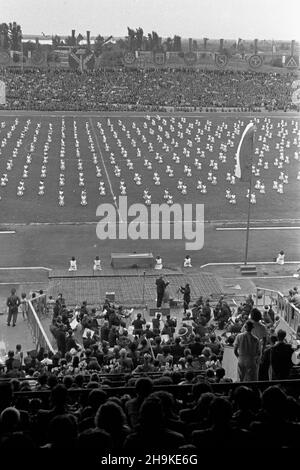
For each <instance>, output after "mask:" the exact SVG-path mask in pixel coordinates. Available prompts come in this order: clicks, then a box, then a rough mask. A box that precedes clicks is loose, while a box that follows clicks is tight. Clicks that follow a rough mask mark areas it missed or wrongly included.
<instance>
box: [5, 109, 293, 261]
mask: <svg viewBox="0 0 300 470" xmlns="http://www.w3.org/2000/svg"><path fill="white" fill-rule="evenodd" d="M254 117H255V121H256V125H257V132H256V137H255V152H254V157H253V180H252V199H253V202H254V203H253V204H251V220H252V223H253V224H254V225H255V224H260V225H263V226H265V227H268V226H269V225H270V224H271V225H273V226H274V224H276V223H279V224H280V225H284V226H286V227H288V226H289V225H290V224H293V223H294V222H297V221H299V219H300V211H299V190H300V173H299V172H300V159H299V154H300V143H299V124H298V122H299V121H298V118H297V116H293V115H288V114H282V115H279V114H278V115H270V116H269V115H265V114H255V115H254V116H251V115H248V114H240V115H238V114H234V113H227V114H225V113H224V114H221V113H220V114H217V113H216V114H202V115H191V114H182V115H179V114H176V115H174V116H171V115H158V114H151V115H147V114H135V113H107V114H96V113H95V114H92V113H91V114H82V113H81V114H80V113H78V114H74V115H73V114H72V113H66V114H65V115H62V114H59V113H56V114H50V113H43V114H42V115H39V114H38V113H37V112H34V113H33V112H31V113H30V112H28V113H27V112H22V113H17V112H11V113H4V112H3V113H2V115H1V117H0V150H1V154H0V184H1V185H0V197H1V200H0V226H1V227H2V230H8V229H12V230H15V231H16V233H15V234H12V235H10V234H7V235H2V236H1V238H0V241H1V250H0V262H1V265H2V266H50V267H63V266H67V264H68V259H69V257H70V256H72V255H75V256H76V257H77V259H79V261H80V266H89V265H90V264H91V261H92V259H93V257H94V256H95V255H97V254H100V256H101V258H102V259H104V260H105V263H109V257H110V253H111V252H113V251H137V252H141V251H142V252H145V251H147V252H148V251H152V252H153V253H154V254H155V255H156V254H161V256H162V257H163V258H164V259H166V260H167V264H169V265H176V264H177V265H178V264H181V263H182V259H183V257H184V253H185V245H184V241H183V240H174V239H173V240H170V241H169V240H137V241H132V240H121V241H120V240H105V241H100V240H99V239H98V238H97V236H96V230H95V225H96V223H97V222H98V221H99V220H100V218H99V216H97V215H96V210H97V207H98V206H99V205H100V204H103V203H113V204H114V205H115V207H116V209H118V201H119V196H121V195H123V196H124V195H126V196H127V197H128V206H130V204H133V203H144V204H149V207H150V204H153V203H156V204H162V203H169V204H170V205H171V204H173V203H178V204H179V205H180V206H181V207H183V204H188V203H194V204H196V203H198V204H204V217H205V220H206V221H207V222H209V224H206V225H205V236H206V239H205V243H204V248H203V249H202V250H200V251H199V252H197V253H196V252H194V253H192V256H193V259H195V261H196V262H197V263H199V264H201V263H202V264H203V263H205V262H213V261H219V262H222V261H228V262H231V261H242V259H243V253H244V232H217V231H216V224H221V225H222V226H224V225H225V226H226V225H228V224H229V225H230V224H232V223H233V224H235V226H241V225H242V226H244V223H245V221H246V218H247V209H248V198H247V197H246V196H247V191H248V184H247V183H241V182H239V181H238V180H236V179H234V177H233V175H234V166H235V154H236V150H237V146H238V142H239V139H240V136H241V133H242V131H243V129H244V127H245V126H246V124H247V123H248V122H249V120H250V119H253V118H254ZM226 196H227V197H226ZM147 200H148V202H147ZM149 201H150V202H149ZM230 201H233V202H235V203H233V202H230ZM48 224H50V226H49V225H48ZM20 225H21V226H20ZM23 225H24V227H22V226H23ZM36 225H38V226H36ZM298 233H299V232H297V230H293V231H291V232H289V231H288V230H285V231H284V232H282V231H280V232H278V231H276V230H275V231H272V232H264V231H260V232H252V234H251V237H250V246H249V256H250V260H251V259H252V260H254V261H255V260H262V261H264V260H266V261H267V260H272V258H273V256H275V254H276V252H277V251H278V250H279V249H282V248H284V249H287V250H289V251H290V254H289V259H291V260H295V259H298V258H299V254H300V250H299V243H298V241H297V240H299V238H298V237H297V234H298Z"/></svg>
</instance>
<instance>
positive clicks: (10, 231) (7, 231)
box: [0, 230, 16, 235]
mask: <svg viewBox="0 0 300 470" xmlns="http://www.w3.org/2000/svg"><path fill="white" fill-rule="evenodd" d="M12 233H16V231H15V230H1V231H0V235H9V234H12Z"/></svg>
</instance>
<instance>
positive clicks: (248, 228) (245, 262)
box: [244, 125, 255, 266]
mask: <svg viewBox="0 0 300 470" xmlns="http://www.w3.org/2000/svg"><path fill="white" fill-rule="evenodd" d="M254 132H255V125H254ZM254 132H253V143H254ZM253 152H254V145H253V146H252V155H251V171H250V181H249V198H248V215H247V228H246V247H245V261H244V265H245V266H246V265H247V262H248V249H249V234H250V214H251V191H252V164H253Z"/></svg>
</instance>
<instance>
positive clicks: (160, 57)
mask: <svg viewBox="0 0 300 470" xmlns="http://www.w3.org/2000/svg"><path fill="white" fill-rule="evenodd" d="M153 62H154V63H155V64H156V65H164V63H165V62H166V56H165V53H164V52H154V53H153Z"/></svg>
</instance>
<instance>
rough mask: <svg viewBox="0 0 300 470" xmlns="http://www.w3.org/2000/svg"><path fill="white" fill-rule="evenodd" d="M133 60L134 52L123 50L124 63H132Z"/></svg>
mask: <svg viewBox="0 0 300 470" xmlns="http://www.w3.org/2000/svg"><path fill="white" fill-rule="evenodd" d="M134 61H135V54H134V53H133V52H131V51H129V52H125V54H124V62H125V64H127V65H131V64H133V63H134Z"/></svg>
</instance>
